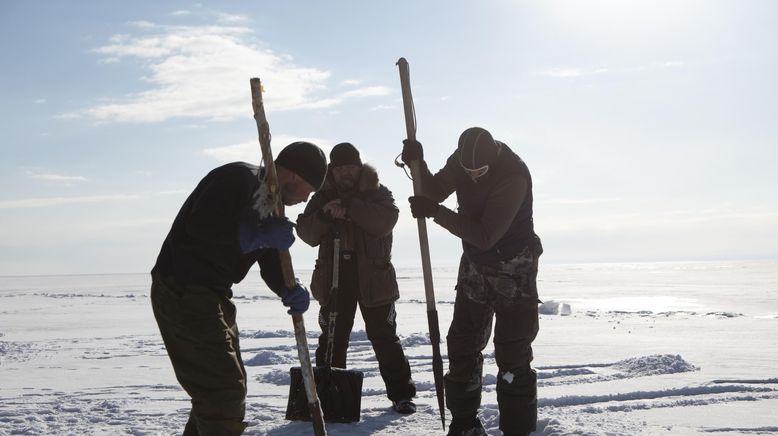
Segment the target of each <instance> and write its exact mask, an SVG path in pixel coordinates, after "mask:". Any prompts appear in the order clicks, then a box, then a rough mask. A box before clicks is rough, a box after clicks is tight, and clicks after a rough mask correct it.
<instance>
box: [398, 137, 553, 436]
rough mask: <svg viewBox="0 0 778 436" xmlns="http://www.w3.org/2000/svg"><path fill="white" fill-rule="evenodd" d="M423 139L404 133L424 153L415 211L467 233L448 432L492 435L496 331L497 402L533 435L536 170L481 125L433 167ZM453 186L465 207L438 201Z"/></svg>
mask: <svg viewBox="0 0 778 436" xmlns="http://www.w3.org/2000/svg"><path fill="white" fill-rule="evenodd" d="M423 158H424V155H423V150H422V148H421V144H420V143H418V142H416V141H409V140H406V141H404V147H403V155H402V159H403V162H405V163H406V164H409V163H410V162H413V161H420V163H421V165H420V167H421V180H422V183H421V184H422V190H423V195H420V196H414V197H411V198H410V203H411V212H412V214H413V216H414V217H415V218H421V217H425V218H434V220H435V222H436V223H438V224H439V225H440V226H442V227H443V228H445V229H447V230H448V231H449V232H451V233H452V234H454V235H455V236H457V237H459V238H461V239H462V246H463V248H464V253H463V255H462V260H461V263H460V267H459V276H458V279H457V286H456V289H457V296H456V302H455V304H454V319H453V320H452V321H451V326H450V327H449V331H448V336H447V342H448V359H449V370H448V373H447V374H446V376H445V384H446V402H447V403H448V404H447V406H448V409H449V410H450V411H451V415H452V417H453V419H452V421H451V426H450V427H449V433H448V434H449V435H461V436H465V435H467V436H477V435H485V434H486V432H485V431H484V428H483V425H482V424H481V422H480V420H479V419H478V417H477V413H478V408H479V407H480V405H481V387H482V380H483V355H482V351H483V349H484V348H485V347H486V345H487V343H488V341H489V337H490V336H491V333H492V320H493V319H494V318H496V322H495V329H494V330H495V332H494V349H495V360H496V361H497V367H498V371H499V372H498V374H497V403H498V405H499V409H500V429H501V430H502V431H503V434H505V435H527V434H529V433H531V432H532V431H534V430H535V424H536V421H537V375H536V373H535V371H534V370H533V369H532V368H531V367H530V362H531V361H532V341H533V340H534V339H535V337H536V335H537V333H538V311H537V302H538V292H537V285H536V280H537V271H538V257H539V256H540V254H541V253H542V252H543V248H542V246H541V244H540V239H539V238H538V237H537V235H536V234H535V231H534V225H533V220H532V178H531V176H530V173H529V169H528V168H527V166H526V164H525V163H524V161H522V160H521V158H519V157H518V156H517V155H516V154H515V153H514V152H513V151H512V150H511V149H510V148H508V146H507V145H505V144H504V143H502V142H499V141H495V140H494V139H493V138H492V135H491V134H490V133H489V132H488V131H486V130H484V129H482V128H479V127H472V128H469V129H467V130H465V131H464V132H463V133H462V135H461V136H460V138H459V144H458V146H457V149H456V150H455V151H454V153H453V154H452V155H451V156H450V157H449V158H448V160H447V162H446V165H445V166H444V167H443V168H442V169H441V170H440V171H438V172H437V173H436V174H434V175H433V174H432V173H431V172H430V171H429V169H428V168H427V165H426V163H425V162H424V160H423ZM454 192H456V194H457V201H458V203H459V209H458V211H457V212H454V211H451V210H449V209H448V208H446V207H444V206H443V205H440V204H439V203H440V202H441V201H443V200H445V199H446V198H447V197H448V196H449V195H451V194H452V193H454Z"/></svg>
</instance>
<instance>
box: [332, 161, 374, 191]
mask: <svg viewBox="0 0 778 436" xmlns="http://www.w3.org/2000/svg"><path fill="white" fill-rule="evenodd" d="M334 177H335V176H333V175H332V164H330V165H328V166H327V178H326V179H324V186H322V188H321V190H322V191H334V190H335V179H334ZM379 186H381V183H380V182H379V181H378V170H376V169H375V167H374V166H372V165H370V164H367V163H365V164H362V173H360V175H359V183H358V184H357V187H358V189H357V190H358V191H359V192H365V191H373V190H376V189H378V188H379Z"/></svg>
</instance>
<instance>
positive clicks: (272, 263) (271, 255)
mask: <svg viewBox="0 0 778 436" xmlns="http://www.w3.org/2000/svg"><path fill="white" fill-rule="evenodd" d="M257 263H258V264H259V275H260V276H262V280H264V282H265V284H266V285H267V287H268V288H270V290H271V291H273V292H274V293H275V294H276V295H278V296H279V297H280V296H281V293H282V292H283V290H284V288H285V287H286V285H285V284H284V273H283V271H282V270H281V257H280V256H279V255H278V250H274V249H268V250H263V251H262V253H261V254H260V255H259V257H258V258H257Z"/></svg>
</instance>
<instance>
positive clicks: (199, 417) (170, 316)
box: [151, 277, 246, 436]
mask: <svg viewBox="0 0 778 436" xmlns="http://www.w3.org/2000/svg"><path fill="white" fill-rule="evenodd" d="M151 304H152V307H153V309H154V317H155V318H156V319H157V324H158V325H159V331H160V333H161V334H162V340H163V341H164V343H165V348H166V349H167V352H168V356H170V361H171V363H172V364H173V370H174V371H175V373H176V378H177V379H178V382H179V383H181V386H182V387H183V388H184V390H185V391H186V392H187V393H188V394H189V396H190V397H191V398H192V409H191V412H190V414H189V422H187V424H186V428H185V429H184V435H187V436H188V435H225V436H226V435H239V434H241V433H243V430H244V429H245V428H246V424H245V423H244V422H243V418H244V415H245V410H246V406H245V399H246V370H245V368H244V367H243V360H242V359H241V357H240V345H239V343H238V326H237V325H236V324H235V305H234V304H232V302H231V301H230V300H229V299H228V298H227V297H225V296H223V295H220V294H219V293H217V292H216V291H214V290H212V289H210V288H207V287H204V286H196V285H181V284H177V283H175V282H174V281H172V280H165V279H162V278H160V277H152V284H151Z"/></svg>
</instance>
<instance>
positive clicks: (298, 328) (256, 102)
mask: <svg viewBox="0 0 778 436" xmlns="http://www.w3.org/2000/svg"><path fill="white" fill-rule="evenodd" d="M250 83H251V103H252V106H254V119H255V120H256V121H257V130H258V131H259V145H260V147H261V148H262V161H263V162H264V163H265V183H267V184H268V187H269V188H270V193H271V195H272V199H273V204H274V205H275V207H274V209H273V215H275V216H283V215H284V206H283V202H282V201H281V193H280V192H279V187H278V174H277V173H276V164H275V162H274V161H273V151H272V150H271V149H270V125H269V124H268V123H267V118H266V117H265V105H264V103H263V102H262V83H261V82H260V81H259V78H253V79H251V81H250ZM278 255H279V257H280V258H281V269H282V270H283V273H284V284H285V285H286V287H287V288H288V289H290V290H291V289H293V288H294V287H295V286H296V282H295V276H294V269H293V268H292V257H291V256H290V255H289V251H287V250H283V251H281V250H279V251H278ZM292 321H293V322H294V337H295V339H296V340H297V355H298V356H299V358H300V369H301V371H302V374H303V384H304V385H305V394H306V395H307V397H308V409H309V410H310V412H311V421H312V423H313V432H314V434H315V435H316V436H324V435H326V434H327V431H326V430H325V428H324V418H323V416H322V413H321V404H319V397H318V396H317V395H316V382H315V380H314V378H313V368H312V367H311V356H310V355H309V354H308V339H307V338H306V336H305V321H304V320H303V316H302V315H299V314H298V315H292Z"/></svg>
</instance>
